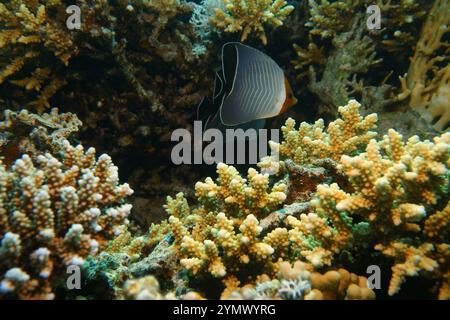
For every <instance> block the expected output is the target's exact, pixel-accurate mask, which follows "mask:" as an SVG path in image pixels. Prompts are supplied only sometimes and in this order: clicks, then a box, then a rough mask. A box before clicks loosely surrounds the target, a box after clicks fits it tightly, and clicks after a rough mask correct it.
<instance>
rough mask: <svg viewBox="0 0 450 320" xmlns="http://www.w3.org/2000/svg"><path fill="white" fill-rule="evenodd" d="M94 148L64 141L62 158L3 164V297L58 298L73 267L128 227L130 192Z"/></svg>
mask: <svg viewBox="0 0 450 320" xmlns="http://www.w3.org/2000/svg"><path fill="white" fill-rule="evenodd" d="M132 192H133V190H131V189H130V187H129V186H128V184H119V178H118V169H117V167H116V166H114V165H113V163H112V161H111V158H110V157H109V156H108V155H106V154H103V155H101V156H100V157H99V158H98V159H96V155H95V149H93V148H89V149H88V150H86V151H85V150H84V148H83V147H82V146H81V145H79V146H77V147H74V146H72V145H70V143H69V142H68V141H67V140H65V141H64V142H63V151H62V155H61V156H58V157H55V156H53V155H51V154H49V153H46V154H41V155H39V156H37V157H36V159H35V160H32V159H31V158H30V157H29V156H28V155H26V154H25V155H23V156H22V158H20V159H18V160H17V161H16V162H15V163H14V165H13V166H12V168H11V169H7V168H6V167H5V166H4V165H3V164H2V163H1V162H0V240H1V244H0V274H1V282H0V296H2V297H17V298H21V299H36V298H38V299H52V298H54V292H53V286H54V285H55V283H56V281H58V277H59V276H61V275H62V274H65V273H66V267H67V266H69V265H80V264H82V263H83V260H84V258H85V257H86V256H87V255H89V254H95V253H96V251H97V250H98V249H99V248H101V247H102V246H103V245H104V244H105V242H106V241H107V240H109V239H111V238H112V237H113V236H116V235H118V233H120V231H121V230H122V229H121V226H122V225H124V224H127V222H128V220H127V216H128V214H129V212H130V210H131V205H130V204H126V203H124V201H123V200H124V198H125V197H126V196H128V195H130V194H132Z"/></svg>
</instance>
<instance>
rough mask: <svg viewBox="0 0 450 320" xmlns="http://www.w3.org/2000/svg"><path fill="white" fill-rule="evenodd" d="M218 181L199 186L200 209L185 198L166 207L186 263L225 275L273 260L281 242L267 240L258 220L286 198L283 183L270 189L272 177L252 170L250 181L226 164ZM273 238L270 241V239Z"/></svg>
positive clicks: (197, 269)
mask: <svg viewBox="0 0 450 320" xmlns="http://www.w3.org/2000/svg"><path fill="white" fill-rule="evenodd" d="M217 173H218V175H219V177H218V179H217V182H214V181H213V180H212V179H211V178H207V179H206V180H205V182H198V183H197V184H196V186H195V189H196V196H197V198H198V201H199V204H200V205H199V207H197V208H195V209H193V210H190V208H189V207H188V205H187V202H186V200H185V199H184V197H183V195H182V194H178V195H177V196H176V198H171V197H168V199H167V204H166V206H165V208H166V211H167V212H168V213H169V214H170V217H169V219H168V221H169V224H170V229H171V231H172V234H173V237H174V240H175V246H176V248H177V251H178V254H179V256H180V263H181V265H182V266H183V267H184V268H186V269H188V270H190V271H192V272H193V273H194V274H196V273H199V272H207V273H210V274H211V275H213V276H214V277H218V278H221V277H224V276H225V275H228V274H229V272H230V271H232V272H236V271H238V270H239V269H240V267H242V266H245V265H248V264H249V263H250V262H258V261H270V260H271V255H272V254H273V253H274V248H273V247H272V246H271V244H273V245H274V246H285V244H280V243H279V242H280V241H279V239H275V237H274V236H272V238H270V237H269V238H264V239H263V237H262V235H261V232H262V227H261V226H260V225H259V220H258V218H257V217H258V216H259V217H262V216H263V215H264V214H268V213H269V212H270V211H271V210H274V209H275V208H277V207H278V206H279V205H280V204H281V203H282V202H283V201H284V200H285V198H286V194H285V191H286V185H285V184H284V183H282V182H280V183H277V184H275V185H274V186H273V187H272V188H270V187H269V179H268V176H267V175H263V174H261V173H258V172H257V171H256V170H255V169H249V171H248V176H247V179H244V178H242V177H241V176H240V175H239V173H238V171H237V170H236V169H235V168H234V167H232V166H227V165H226V164H223V163H220V164H218V165H217ZM266 240H267V241H266Z"/></svg>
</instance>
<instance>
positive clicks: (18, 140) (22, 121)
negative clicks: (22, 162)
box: [0, 108, 82, 165]
mask: <svg viewBox="0 0 450 320" xmlns="http://www.w3.org/2000/svg"><path fill="white" fill-rule="evenodd" d="M3 118H4V120H3V121H0V133H1V135H2V137H3V139H2V142H1V143H0V151H2V154H1V157H3V161H4V162H5V164H7V165H9V164H11V163H12V162H13V161H14V160H16V159H17V158H18V157H19V155H20V154H23V153H28V154H30V155H32V156H33V155H37V154H38V153H39V151H46V150H50V151H51V152H52V153H53V154H56V153H57V152H59V151H61V150H62V148H63V141H64V140H66V139H68V138H69V136H70V135H71V134H73V133H75V132H77V131H78V129H79V127H80V126H81V125H82V123H81V121H80V120H79V119H78V117H77V116H76V115H75V114H73V113H70V112H68V113H61V114H60V113H59V111H58V109H57V108H53V109H52V110H51V111H50V113H43V114H42V115H37V114H33V113H30V112H28V111H27V110H26V109H22V110H21V111H19V112H14V111H11V110H5V111H4V114H3ZM0 159H1V158H0Z"/></svg>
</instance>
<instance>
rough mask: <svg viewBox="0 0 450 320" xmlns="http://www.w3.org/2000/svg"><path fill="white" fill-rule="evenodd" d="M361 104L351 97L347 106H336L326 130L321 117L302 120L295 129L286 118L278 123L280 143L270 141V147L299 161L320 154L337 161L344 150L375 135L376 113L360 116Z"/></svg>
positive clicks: (350, 150) (354, 148)
mask: <svg viewBox="0 0 450 320" xmlns="http://www.w3.org/2000/svg"><path fill="white" fill-rule="evenodd" d="M360 106H361V105H360V104H359V103H358V102H357V101H356V100H350V101H349V102H348V104H347V105H346V106H342V107H339V109H338V112H339V114H340V115H341V118H339V119H337V120H335V121H333V122H331V123H330V124H329V125H328V127H327V129H326V130H324V128H325V126H324V121H323V120H322V119H319V120H317V121H316V122H315V123H314V124H313V125H310V124H308V123H306V122H303V123H301V125H300V128H299V129H298V130H296V129H295V120H294V119H292V118H289V119H288V120H287V121H286V124H285V125H284V126H283V127H281V132H282V134H283V141H282V143H281V144H279V145H277V144H276V143H273V142H272V143H271V148H274V149H275V150H278V151H279V153H280V157H281V158H282V159H283V158H289V159H291V160H293V161H294V162H295V163H298V164H307V163H312V162H313V161H314V160H317V159H323V158H330V159H332V160H335V161H338V160H339V159H340V158H341V156H342V155H344V154H353V153H354V152H356V151H358V150H359V149H361V148H364V147H365V145H366V144H367V143H368V142H369V140H370V139H372V138H373V137H375V135H376V132H374V131H370V130H372V129H375V128H376V122H377V115H376V114H375V113H373V114H370V115H368V116H366V117H362V116H361V115H360V113H359V109H360Z"/></svg>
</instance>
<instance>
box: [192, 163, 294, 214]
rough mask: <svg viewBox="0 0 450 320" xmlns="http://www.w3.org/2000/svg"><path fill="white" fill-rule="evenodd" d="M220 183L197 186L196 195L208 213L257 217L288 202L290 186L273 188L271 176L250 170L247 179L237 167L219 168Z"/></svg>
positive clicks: (211, 182) (218, 166) (222, 165)
mask: <svg viewBox="0 0 450 320" xmlns="http://www.w3.org/2000/svg"><path fill="white" fill-rule="evenodd" d="M217 174H218V178H217V183H216V182H214V181H213V180H212V179H211V178H206V180H205V182H197V183H196V185H195V193H196V196H197V197H198V199H199V201H200V202H201V203H202V204H203V205H204V207H205V208H206V209H207V210H216V212H220V211H223V212H225V213H226V214H227V215H231V216H233V217H238V216H241V217H242V216H244V217H245V216H246V215H248V214H254V215H255V216H260V215H262V214H267V213H269V212H270V211H271V210H273V209H275V208H276V207H277V206H278V205H280V204H281V203H283V202H284V200H285V199H286V194H285V192H286V185H285V184H284V183H283V182H278V183H276V184H275V185H274V186H273V187H272V188H269V176H268V175H267V174H261V173H258V172H257V171H256V170H255V169H253V168H250V169H249V170H248V174H247V179H244V178H242V177H241V176H240V174H239V172H238V171H237V170H236V169H235V168H234V167H233V166H228V165H226V164H224V163H219V164H218V165H217Z"/></svg>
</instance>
